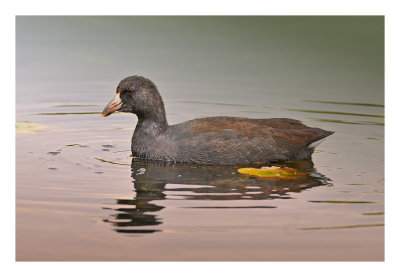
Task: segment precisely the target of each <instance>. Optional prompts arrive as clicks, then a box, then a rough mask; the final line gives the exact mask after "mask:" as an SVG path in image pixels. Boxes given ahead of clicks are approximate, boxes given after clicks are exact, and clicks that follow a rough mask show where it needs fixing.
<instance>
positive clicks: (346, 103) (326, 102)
mask: <svg viewBox="0 0 400 277" xmlns="http://www.w3.org/2000/svg"><path fill="white" fill-rule="evenodd" d="M304 102H312V103H323V104H334V105H352V106H366V107H380V108H384V107H385V105H381V104H369V103H352V102H334V101H318V100H304Z"/></svg>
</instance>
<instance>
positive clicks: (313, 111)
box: [287, 109, 385, 118]
mask: <svg viewBox="0 0 400 277" xmlns="http://www.w3.org/2000/svg"><path fill="white" fill-rule="evenodd" d="M287 110H288V111H296V112H304V113H323V114H340V115H353V116H367V117H379V118H384V117H385V116H383V115H379V114H362V113H345V112H334V111H320V110H301V109H287Z"/></svg>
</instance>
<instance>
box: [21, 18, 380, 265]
mask: <svg viewBox="0 0 400 277" xmlns="http://www.w3.org/2000/svg"><path fill="white" fill-rule="evenodd" d="M16 60H17V72H16V74H17V94H16V101H17V104H16V107H17V110H16V118H17V121H18V124H17V135H16V146H17V149H16V161H17V164H16V259H17V260H19V261H26V260H129V261H142V260H150V261H153V260H209V261H214V260H217V261H219V260H261V261H267V260H283V261H291V260H300V261H303V260H318V261H319V260H383V259H384V180H383V177H384V176H383V173H384V153H383V148H384V106H383V103H384V91H383V17H347V18H338V17H302V18H300V17H290V18H288V17H242V18H233V17H197V18H191V17H181V18H177V17H164V18H162V17H17V59H16ZM133 74H140V75H144V76H146V77H149V78H150V79H152V80H153V81H154V82H156V84H157V85H158V88H159V90H160V92H161V94H162V96H163V98H164V102H165V104H166V109H167V116H168V121H169V123H170V124H175V123H179V122H182V121H185V120H189V119H193V118H196V117H203V116H212V115H230V116H246V117H254V118H266V117H290V118H295V119H299V120H302V121H303V122H304V123H306V124H308V125H311V126H316V127H321V128H323V129H326V130H332V131H335V132H336V133H335V134H334V135H332V136H330V137H328V138H327V139H326V140H325V141H324V142H323V143H322V144H321V145H320V146H319V147H318V148H317V151H316V152H315V153H314V155H313V162H314V165H312V164H308V163H296V164H290V166H292V167H296V168H299V169H301V170H303V171H304V172H306V173H307V175H306V176H304V177H302V178H298V179H289V180H288V179H261V178H254V177H248V176H243V175H240V174H239V173H237V167H210V166H190V165H175V166H173V165H162V164H157V163H149V162H144V161H135V160H133V161H132V158H131V156H130V154H131V153H130V138H131V135H132V132H133V130H134V127H135V123H136V117H135V116H134V115H131V114H123V113H116V114H113V115H111V116H110V117H107V118H101V117H100V112H101V111H102V109H103V107H104V105H105V104H106V103H107V102H108V101H109V100H110V99H111V97H112V96H113V92H114V90H115V87H116V85H117V83H118V82H119V80H120V79H122V78H124V77H126V76H129V75H133ZM21 122H22V123H21Z"/></svg>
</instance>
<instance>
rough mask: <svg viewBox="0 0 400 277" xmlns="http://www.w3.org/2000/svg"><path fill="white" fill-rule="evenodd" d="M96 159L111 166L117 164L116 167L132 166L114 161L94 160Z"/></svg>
mask: <svg viewBox="0 0 400 277" xmlns="http://www.w3.org/2000/svg"><path fill="white" fill-rule="evenodd" d="M94 159H95V160H98V161H100V162H103V163H109V164H116V165H127V166H131V165H130V164H123V163H117V162H113V161H107V160H104V159H100V158H94Z"/></svg>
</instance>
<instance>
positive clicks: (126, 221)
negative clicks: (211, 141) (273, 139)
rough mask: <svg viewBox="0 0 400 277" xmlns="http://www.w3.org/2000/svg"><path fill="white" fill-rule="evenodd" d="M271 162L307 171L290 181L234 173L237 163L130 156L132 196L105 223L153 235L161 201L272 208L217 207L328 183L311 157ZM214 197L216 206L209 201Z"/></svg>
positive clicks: (284, 195)
mask: <svg viewBox="0 0 400 277" xmlns="http://www.w3.org/2000/svg"><path fill="white" fill-rule="evenodd" d="M274 165H275V166H282V167H284V166H287V167H292V168H296V169H298V170H300V171H303V172H307V175H306V176H299V177H297V178H291V179H283V178H260V177H251V176H248V175H242V174H240V173H238V172H237V169H238V168H239V166H204V165H187V164H163V163H159V162H154V161H145V160H139V159H135V158H134V159H132V165H131V170H132V178H133V183H134V191H135V192H136V195H134V197H133V198H132V199H117V200H116V203H117V205H118V206H120V207H118V208H113V209H112V210H114V212H115V213H114V214H112V215H110V217H109V218H107V219H105V220H104V221H105V222H109V223H111V224H112V225H113V226H114V230H115V231H117V232H121V233H136V234H138V233H139V234H140V233H154V232H158V231H162V229H160V228H154V226H157V225H160V224H162V219H161V218H160V217H159V216H158V215H157V212H159V211H160V210H162V209H164V208H165V207H164V206H162V205H160V203H162V202H160V200H161V201H162V200H164V199H183V200H208V201H205V202H204V203H205V205H201V206H199V205H198V203H199V202H196V205H197V206H193V205H190V204H189V205H187V207H191V208H210V209H228V208H229V209H234V208H276V207H275V206H273V201H271V202H270V203H271V204H268V205H260V204H257V203H256V202H255V205H251V206H249V205H243V204H241V203H240V201H237V205H235V206H232V205H229V206H228V205H221V201H223V200H242V199H243V200H244V199H245V200H265V199H276V198H279V199H290V198H291V197H290V195H289V194H288V192H301V191H302V190H305V189H308V188H312V187H316V186H321V185H327V184H329V181H330V180H329V179H328V178H326V177H325V176H323V175H321V174H319V173H317V172H316V171H315V169H314V167H313V163H312V162H311V161H300V162H289V163H282V164H276V163H275V164H274ZM156 200H157V201H156ZM213 201H214V202H215V203H216V204H215V205H209V204H210V203H212V202H213ZM155 202H156V203H157V204H155ZM189 203H190V202H189ZM230 203H232V202H230ZM246 203H248V202H246ZM262 203H265V202H262ZM187 212H189V211H187Z"/></svg>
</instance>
